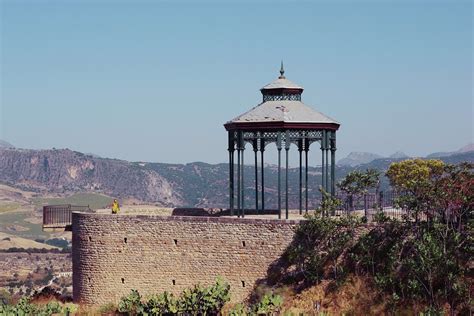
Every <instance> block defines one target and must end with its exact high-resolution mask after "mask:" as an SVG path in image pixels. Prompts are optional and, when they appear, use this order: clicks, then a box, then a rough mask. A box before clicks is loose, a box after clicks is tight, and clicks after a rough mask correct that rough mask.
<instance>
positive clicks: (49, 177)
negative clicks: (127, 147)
mask: <svg viewBox="0 0 474 316" xmlns="http://www.w3.org/2000/svg"><path fill="white" fill-rule="evenodd" d="M0 181H2V182H5V183H9V184H13V185H15V186H18V187H23V188H27V189H30V190H34V191H45V192H57V193H66V192H79V191H96V192H101V193H105V194H109V195H112V196H116V197H121V198H124V197H132V198H136V199H138V200H141V201H147V202H157V203H160V204H163V205H179V204H181V203H182V200H181V197H180V196H178V195H177V194H175V193H174V192H175V190H173V188H172V186H171V185H170V183H169V182H168V181H167V180H166V179H164V178H163V177H162V176H161V175H160V174H159V173H158V172H156V171H154V170H150V169H147V168H143V167H140V165H138V164H133V163H130V162H127V161H122V160H115V159H103V158H95V157H92V156H89V155H84V154H82V153H78V152H74V151H71V150H68V149H61V150H55V149H53V150H22V149H1V150H0Z"/></svg>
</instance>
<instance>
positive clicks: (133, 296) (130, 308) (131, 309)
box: [118, 290, 144, 315]
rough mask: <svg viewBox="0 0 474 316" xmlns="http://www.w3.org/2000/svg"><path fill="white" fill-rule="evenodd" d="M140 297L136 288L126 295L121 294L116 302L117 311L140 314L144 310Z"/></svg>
mask: <svg viewBox="0 0 474 316" xmlns="http://www.w3.org/2000/svg"><path fill="white" fill-rule="evenodd" d="M141 300H142V297H141V295H140V293H138V291H137V290H132V291H131V292H130V294H128V295H127V296H123V297H122V298H121V299H120V302H119V304H118V311H119V312H121V313H127V314H128V315H141V314H143V311H144V304H143V303H142V301H141Z"/></svg>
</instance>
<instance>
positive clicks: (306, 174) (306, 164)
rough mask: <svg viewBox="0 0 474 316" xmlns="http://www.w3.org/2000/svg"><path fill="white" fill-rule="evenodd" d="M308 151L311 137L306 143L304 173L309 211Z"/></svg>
mask: <svg viewBox="0 0 474 316" xmlns="http://www.w3.org/2000/svg"><path fill="white" fill-rule="evenodd" d="M308 151H309V139H305V144H304V156H305V159H304V163H305V167H304V173H305V180H304V185H305V212H306V213H308Z"/></svg>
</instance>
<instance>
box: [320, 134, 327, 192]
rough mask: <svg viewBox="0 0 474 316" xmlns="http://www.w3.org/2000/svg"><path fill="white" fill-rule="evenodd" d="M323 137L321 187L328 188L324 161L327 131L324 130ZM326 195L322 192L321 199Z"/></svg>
mask: <svg viewBox="0 0 474 316" xmlns="http://www.w3.org/2000/svg"><path fill="white" fill-rule="evenodd" d="M321 134H322V137H321V153H322V156H321V187H322V188H323V189H326V188H325V187H324V186H325V184H326V179H325V175H326V171H325V170H324V167H325V165H326V164H325V162H324V157H325V155H324V149H325V148H326V145H325V143H324V142H325V140H326V131H324V130H323V131H322V133H321ZM323 197H324V195H323V194H321V199H322V198H323Z"/></svg>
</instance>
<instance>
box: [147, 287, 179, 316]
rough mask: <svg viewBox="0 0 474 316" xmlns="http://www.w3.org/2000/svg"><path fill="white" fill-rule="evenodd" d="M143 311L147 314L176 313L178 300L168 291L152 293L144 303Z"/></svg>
mask: <svg viewBox="0 0 474 316" xmlns="http://www.w3.org/2000/svg"><path fill="white" fill-rule="evenodd" d="M145 312H146V313H147V314H148V315H175V314H177V313H178V301H177V300H176V299H175V298H174V296H173V294H170V293H168V292H164V293H162V294H160V295H152V296H151V297H150V298H149V299H148V302H146V304H145Z"/></svg>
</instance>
